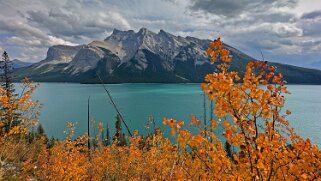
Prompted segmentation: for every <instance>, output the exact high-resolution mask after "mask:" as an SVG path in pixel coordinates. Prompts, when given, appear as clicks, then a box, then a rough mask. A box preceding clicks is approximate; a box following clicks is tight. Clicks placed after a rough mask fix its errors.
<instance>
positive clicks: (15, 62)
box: [12, 59, 33, 69]
mask: <svg viewBox="0 0 321 181" xmlns="http://www.w3.org/2000/svg"><path fill="white" fill-rule="evenodd" d="M32 64H33V63H31V62H23V61H21V60H18V59H14V60H12V67H13V68H14V69H18V68H22V67H28V66H30V65H32Z"/></svg>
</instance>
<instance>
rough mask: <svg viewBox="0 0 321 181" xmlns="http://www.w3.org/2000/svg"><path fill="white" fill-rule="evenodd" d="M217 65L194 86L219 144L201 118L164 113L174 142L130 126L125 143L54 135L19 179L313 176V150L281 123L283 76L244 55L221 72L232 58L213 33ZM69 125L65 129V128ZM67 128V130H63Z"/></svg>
mask: <svg viewBox="0 0 321 181" xmlns="http://www.w3.org/2000/svg"><path fill="white" fill-rule="evenodd" d="M207 53H208V55H209V56H210V57H211V63H212V64H214V62H215V61H218V63H217V64H216V66H217V68H218V71H217V72H214V73H212V74H208V75H206V77H205V82H206V83H203V84H202V90H203V91H204V92H205V93H206V94H207V96H208V99H209V100H213V101H214V103H215V109H214V110H213V111H214V113H215V115H216V117H217V120H224V121H216V120H214V119H213V120H211V128H212V130H215V128H217V126H219V125H221V126H222V127H223V128H224V132H223V136H224V137H225V138H226V140H227V144H229V145H231V147H232V148H233V150H234V151H231V150H227V149H225V147H224V142H223V141H222V140H220V139H219V138H218V136H217V135H215V134H214V133H213V132H211V131H206V132H205V131H204V130H201V129H200V128H201V127H200V125H201V121H200V120H199V119H198V118H197V117H195V116H191V123H190V126H193V125H196V126H197V127H198V128H199V132H198V133H196V134H193V133H191V132H190V131H189V130H186V129H182V126H183V124H184V122H183V121H176V120H175V119H167V118H165V119H164V121H163V124H164V125H168V126H169V127H170V129H171V133H172V135H173V136H174V137H175V138H176V141H175V142H170V141H169V139H167V138H164V137H163V136H162V132H161V131H160V130H159V129H156V130H155V132H154V134H153V135H152V136H149V137H147V138H146V137H145V138H143V137H142V136H140V135H138V133H136V134H135V135H134V136H133V137H131V138H128V139H129V140H128V141H129V145H127V146H117V144H113V145H112V146H104V145H103V144H102V143H99V144H98V146H97V147H96V148H94V149H91V150H88V148H87V146H86V142H87V139H89V138H87V137H80V138H78V139H77V140H74V141H73V140H71V139H70V138H71V137H70V136H69V137H67V139H66V140H63V141H57V142H55V144H54V146H53V147H52V148H48V147H47V146H46V145H45V144H43V143H42V142H41V141H39V144H40V145H41V146H40V149H39V150H38V153H37V154H35V155H34V157H33V158H29V159H27V160H26V161H25V162H24V167H23V169H22V175H23V176H24V178H37V179H40V180H320V178H321V151H320V149H319V148H318V147H317V146H316V145H314V144H312V143H311V142H310V140H309V139H303V138H301V137H300V136H299V135H297V134H296V133H295V131H294V130H293V129H292V128H290V127H289V126H288V124H289V123H288V120H287V116H288V115H289V114H291V112H290V111H289V110H286V111H285V112H284V111H282V108H283V106H284V103H285V97H284V94H288V93H289V92H288V91H287V89H286V87H285V86H284V84H285V81H284V80H283V78H282V77H283V76H282V74H281V73H278V72H277V68H276V67H274V66H270V65H269V64H268V63H266V62H261V61H250V62H249V63H248V64H247V66H246V70H245V72H244V74H243V75H239V73H237V72H233V71H229V63H230V62H231V60H232V57H231V56H230V54H229V51H228V50H227V49H225V48H224V46H223V43H222V42H221V41H220V39H217V40H215V41H213V42H211V43H210V47H209V48H208V49H207ZM71 130H73V129H71ZM71 133H72V131H71Z"/></svg>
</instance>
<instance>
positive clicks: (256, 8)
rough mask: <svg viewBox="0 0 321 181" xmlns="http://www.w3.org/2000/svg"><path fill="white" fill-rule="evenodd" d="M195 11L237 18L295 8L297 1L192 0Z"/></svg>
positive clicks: (192, 7)
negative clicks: (247, 14)
mask: <svg viewBox="0 0 321 181" xmlns="http://www.w3.org/2000/svg"><path fill="white" fill-rule="evenodd" d="M191 2H192V5H191V6H190V8H191V9H192V10H194V11H200V12H205V13H211V14H216V15H220V16H225V17H237V16H240V15H241V14H244V13H248V12H251V13H253V12H254V13H257V12H267V11H269V10H271V9H277V8H282V7H285V6H286V7H294V6H295V5H296V4H297V2H298V1H297V0H255V1H253V0H237V1H235V0H191Z"/></svg>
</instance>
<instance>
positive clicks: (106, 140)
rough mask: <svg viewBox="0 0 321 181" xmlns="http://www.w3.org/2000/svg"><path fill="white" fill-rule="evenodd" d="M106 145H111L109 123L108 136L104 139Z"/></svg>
mask: <svg viewBox="0 0 321 181" xmlns="http://www.w3.org/2000/svg"><path fill="white" fill-rule="evenodd" d="M104 145H105V146H109V145H110V136H109V126H108V124H107V127H106V138H105V140H104Z"/></svg>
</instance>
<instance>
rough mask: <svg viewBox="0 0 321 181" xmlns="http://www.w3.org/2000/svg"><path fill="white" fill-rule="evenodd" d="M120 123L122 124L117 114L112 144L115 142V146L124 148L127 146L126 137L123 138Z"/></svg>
mask: <svg viewBox="0 0 321 181" xmlns="http://www.w3.org/2000/svg"><path fill="white" fill-rule="evenodd" d="M121 123H122V121H121V118H120V116H119V114H117V116H116V122H115V134H114V136H113V142H115V141H117V145H118V146H125V145H126V144H127V143H126V137H125V134H123V130H122V125H121Z"/></svg>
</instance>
